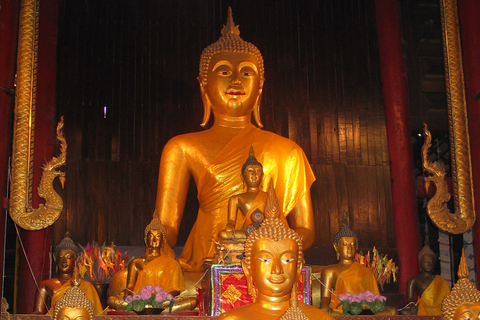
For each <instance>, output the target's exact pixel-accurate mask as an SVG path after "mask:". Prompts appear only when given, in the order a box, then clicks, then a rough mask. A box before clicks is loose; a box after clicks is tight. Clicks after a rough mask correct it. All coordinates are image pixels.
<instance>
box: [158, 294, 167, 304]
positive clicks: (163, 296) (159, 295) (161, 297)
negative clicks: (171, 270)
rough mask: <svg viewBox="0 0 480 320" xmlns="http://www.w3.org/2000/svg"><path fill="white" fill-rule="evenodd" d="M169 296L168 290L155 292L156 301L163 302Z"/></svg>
mask: <svg viewBox="0 0 480 320" xmlns="http://www.w3.org/2000/svg"><path fill="white" fill-rule="evenodd" d="M166 298H167V293H166V292H160V293H157V294H155V302H163V301H165V299H166Z"/></svg>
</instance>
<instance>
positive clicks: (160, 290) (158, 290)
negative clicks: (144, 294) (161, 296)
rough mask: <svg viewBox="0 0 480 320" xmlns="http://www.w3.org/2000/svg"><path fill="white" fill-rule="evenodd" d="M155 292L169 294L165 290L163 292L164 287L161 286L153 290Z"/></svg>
mask: <svg viewBox="0 0 480 320" xmlns="http://www.w3.org/2000/svg"><path fill="white" fill-rule="evenodd" d="M153 290H155V292H156V293H162V292H165V293H167V292H166V291H165V290H163V289H162V287H160V286H155V287H154V288H153Z"/></svg>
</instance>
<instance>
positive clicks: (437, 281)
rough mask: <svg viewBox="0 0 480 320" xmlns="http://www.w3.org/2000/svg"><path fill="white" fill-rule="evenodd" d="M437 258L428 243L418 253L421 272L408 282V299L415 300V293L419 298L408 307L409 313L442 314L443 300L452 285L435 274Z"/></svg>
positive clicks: (409, 300)
mask: <svg viewBox="0 0 480 320" xmlns="http://www.w3.org/2000/svg"><path fill="white" fill-rule="evenodd" d="M436 259H437V258H436V255H435V253H434V252H433V251H432V249H430V247H429V246H428V244H426V245H425V246H424V247H423V248H422V250H420V253H419V254H418V266H419V268H420V274H419V275H418V276H416V277H413V278H412V279H410V280H408V282H407V301H408V302H414V301H415V293H416V294H417V295H418V297H419V298H418V301H417V303H416V305H415V306H412V307H410V308H409V309H408V311H409V314H418V315H432V316H433V315H441V314H442V308H441V307H442V301H443V298H445V297H446V296H447V295H448V294H449V293H450V287H449V286H448V284H447V282H446V281H445V280H444V279H443V278H442V277H440V276H438V275H434V274H433V269H434V267H435V261H436ZM402 313H404V314H405V312H402Z"/></svg>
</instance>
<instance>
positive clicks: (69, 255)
mask: <svg viewBox="0 0 480 320" xmlns="http://www.w3.org/2000/svg"><path fill="white" fill-rule="evenodd" d="M76 260H77V257H76V255H75V252H73V251H72V250H70V249H67V250H60V251H59V252H58V253H57V267H58V272H59V273H72V272H73V269H74V268H75V262H76Z"/></svg>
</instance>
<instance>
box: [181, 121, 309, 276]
mask: <svg viewBox="0 0 480 320" xmlns="http://www.w3.org/2000/svg"><path fill="white" fill-rule="evenodd" d="M251 146H253V150H255V157H256V158H257V160H258V161H259V162H260V163H262V165H263V172H264V176H263V182H262V186H261V189H262V190H263V191H266V190H265V189H266V188H267V187H268V185H269V183H270V180H273V185H274V187H275V193H276V195H277V198H278V202H279V205H280V208H281V210H282V212H283V214H284V217H286V216H287V215H288V213H290V211H291V210H292V209H293V208H294V207H295V206H296V205H297V203H298V202H299V201H300V199H301V198H302V197H303V196H304V195H305V193H306V192H308V190H309V189H310V186H311V185H312V183H313V181H315V176H314V174H313V172H312V169H311V168H310V164H309V162H308V159H307V157H306V156H305V153H304V152H303V150H302V149H301V148H300V147H299V146H298V145H297V144H296V143H295V142H293V141H292V140H290V139H287V138H284V137H282V136H279V135H277V134H275V133H272V132H269V131H264V130H261V129H259V128H256V127H247V128H245V129H243V130H242V131H240V132H239V133H238V134H237V135H236V136H235V137H234V138H233V139H232V140H231V141H230V142H229V143H228V144H227V145H226V146H225V147H224V149H223V150H222V151H221V152H220V153H219V154H218V155H217V156H216V157H215V159H213V160H212V162H211V163H210V164H209V165H208V166H206V167H205V168H204V169H203V171H202V173H201V174H200V177H199V179H198V182H197V190H198V194H197V198H198V201H199V203H200V208H199V210H198V215H197V220H196V221H195V224H194V225H193V227H192V230H191V232H190V235H189V236H188V239H187V242H186V243H185V246H184V248H183V251H182V253H181V255H180V258H179V262H180V264H181V265H182V268H183V269H185V270H188V271H197V272H198V271H202V268H203V262H204V260H205V258H213V256H214V255H215V244H214V242H212V240H215V241H217V240H218V233H219V232H220V231H221V230H224V229H225V227H226V225H227V219H228V200H229V199H230V197H231V196H233V195H236V194H239V193H241V192H242V190H243V181H242V178H241V175H240V174H241V170H242V165H243V164H244V163H245V161H246V160H247V158H248V154H249V150H250V147H251Z"/></svg>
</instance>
